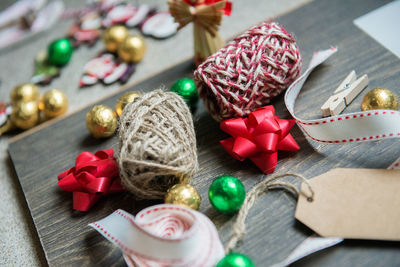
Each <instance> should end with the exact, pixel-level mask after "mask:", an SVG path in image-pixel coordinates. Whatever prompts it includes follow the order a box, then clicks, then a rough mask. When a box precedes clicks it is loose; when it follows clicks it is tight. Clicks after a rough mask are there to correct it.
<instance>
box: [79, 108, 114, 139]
mask: <svg viewBox="0 0 400 267" xmlns="http://www.w3.org/2000/svg"><path fill="white" fill-rule="evenodd" d="M86 127H87V128H88V130H89V131H90V133H91V134H92V135H93V136H94V137H95V138H101V137H110V136H112V135H113V134H114V132H115V130H116V129H117V115H116V114H115V112H114V111H113V110H112V109H111V108H110V107H107V106H104V105H97V106H94V107H93V108H92V109H91V110H90V111H89V112H88V113H87V114H86Z"/></svg>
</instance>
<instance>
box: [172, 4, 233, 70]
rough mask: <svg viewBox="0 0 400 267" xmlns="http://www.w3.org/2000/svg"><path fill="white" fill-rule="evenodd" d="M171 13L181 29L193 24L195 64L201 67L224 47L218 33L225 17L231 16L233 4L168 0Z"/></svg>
mask: <svg viewBox="0 0 400 267" xmlns="http://www.w3.org/2000/svg"><path fill="white" fill-rule="evenodd" d="M168 6H169V12H170V13H171V15H172V16H173V17H174V18H175V21H176V22H178V23H179V28H178V30H179V29H181V28H183V27H184V26H186V25H187V24H188V23H190V22H193V25H194V28H193V32H194V51H195V52H194V54H195V63H196V65H199V64H200V63H201V62H203V61H204V60H205V59H206V58H207V57H209V56H211V55H212V54H214V53H215V52H217V51H218V49H220V48H221V47H222V46H224V41H223V40H222V38H221V36H220V35H219V33H218V27H219V25H221V21H222V17H223V15H224V14H225V15H228V16H229V15H230V13H231V9H232V3H231V2H229V1H226V0H207V1H202V0H168Z"/></svg>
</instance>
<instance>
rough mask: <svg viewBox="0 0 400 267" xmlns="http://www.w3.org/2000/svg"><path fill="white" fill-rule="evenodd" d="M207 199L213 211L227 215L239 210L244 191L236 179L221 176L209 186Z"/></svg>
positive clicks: (244, 195) (244, 194)
mask: <svg viewBox="0 0 400 267" xmlns="http://www.w3.org/2000/svg"><path fill="white" fill-rule="evenodd" d="M208 197H209V199H210V202H211V204H212V205H213V206H214V208H215V209H217V210H218V211H220V212H222V213H225V214H229V213H233V212H236V211H238V210H239V209H240V207H241V206H242V204H243V202H244V199H245V197H246V190H245V189H244V186H243V184H242V182H241V181H240V180H239V179H238V178H236V177H233V176H230V175H222V176H219V177H217V178H216V179H215V180H214V182H213V183H212V184H211V186H210V189H209V190H208Z"/></svg>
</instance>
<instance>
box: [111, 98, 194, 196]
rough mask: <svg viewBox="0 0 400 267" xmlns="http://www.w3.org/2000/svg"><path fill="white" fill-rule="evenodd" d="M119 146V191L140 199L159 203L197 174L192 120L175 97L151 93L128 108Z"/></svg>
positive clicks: (124, 111) (180, 101)
mask: <svg viewBox="0 0 400 267" xmlns="http://www.w3.org/2000/svg"><path fill="white" fill-rule="evenodd" d="M118 142H119V153H118V164H119V168H120V179H121V183H122V186H123V187H124V188H125V189H127V190H128V191H130V192H131V193H133V194H134V195H135V196H136V197H137V198H139V199H162V198H164V195H165V193H166V191H167V190H168V189H169V188H170V187H171V186H173V185H175V184H177V183H187V182H188V180H189V179H190V178H191V177H192V176H193V175H194V173H195V171H196V170H197V167H198V163H197V153H196V136H195V132H194V127H193V120H192V115H191V113H190V111H189V109H188V107H187V105H186V104H185V102H184V101H183V99H182V98H181V97H180V96H178V95H177V94H175V93H172V92H163V91H161V90H155V91H153V92H150V93H147V94H143V95H142V96H141V97H140V98H138V99H137V100H136V101H135V102H134V103H130V104H128V105H127V106H126V107H125V108H124V110H123V113H122V115H121V117H120V128H119V137H118Z"/></svg>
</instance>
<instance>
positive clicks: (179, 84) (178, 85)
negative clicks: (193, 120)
mask: <svg viewBox="0 0 400 267" xmlns="http://www.w3.org/2000/svg"><path fill="white" fill-rule="evenodd" d="M171 92H174V93H177V94H178V95H180V96H181V97H182V98H183V100H185V102H186V104H187V105H188V106H189V107H190V108H195V107H196V105H197V101H199V94H198V93H197V88H196V84H195V83H194V81H193V80H192V79H189V78H183V79H179V80H177V81H176V82H175V83H174V84H173V85H172V86H171Z"/></svg>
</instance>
